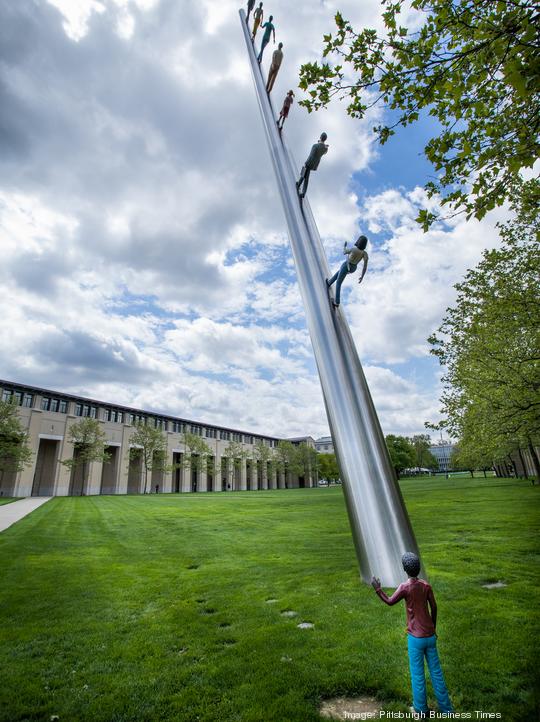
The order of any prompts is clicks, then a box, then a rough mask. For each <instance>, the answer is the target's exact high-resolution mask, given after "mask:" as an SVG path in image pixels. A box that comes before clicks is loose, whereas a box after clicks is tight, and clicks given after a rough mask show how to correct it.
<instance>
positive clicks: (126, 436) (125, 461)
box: [116, 425, 134, 494]
mask: <svg viewBox="0 0 540 722" xmlns="http://www.w3.org/2000/svg"><path fill="white" fill-rule="evenodd" d="M133 432H134V429H133V427H131V426H127V425H124V427H123V431H122V446H121V447H120V448H119V450H118V453H119V454H120V457H119V459H118V477H117V480H116V489H117V492H116V493H117V494H127V489H128V475H129V443H130V440H131V437H132V435H133Z"/></svg>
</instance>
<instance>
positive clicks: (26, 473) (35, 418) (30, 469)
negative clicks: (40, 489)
mask: <svg viewBox="0 0 540 722" xmlns="http://www.w3.org/2000/svg"><path fill="white" fill-rule="evenodd" d="M40 429H41V411H37V410H36V411H34V410H32V413H31V414H30V419H29V421H28V427H27V433H28V445H29V446H30V448H31V449H32V457H31V459H30V462H31V463H30V464H29V465H28V466H25V467H24V469H23V470H22V471H21V472H20V473H19V474H18V478H17V481H16V482H15V488H14V490H13V494H14V495H15V496H30V495H31V494H32V484H33V483H34V474H35V473H36V461H37V455H38V449H39V432H40Z"/></svg>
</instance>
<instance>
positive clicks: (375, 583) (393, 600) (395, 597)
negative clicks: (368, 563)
mask: <svg viewBox="0 0 540 722" xmlns="http://www.w3.org/2000/svg"><path fill="white" fill-rule="evenodd" d="M371 586H372V587H373V589H374V590H375V591H376V592H377V595H378V596H379V597H380V598H381V599H382V600H383V602H384V603H385V604H388V606H389V607H391V606H393V605H394V604H397V603H398V602H399V600H400V599H403V597H404V596H405V591H404V589H403V584H400V585H399V587H398V588H397V589H396V591H395V592H394V593H393V594H392V596H391V597H389V596H388V594H386V592H384V591H383V589H382V587H381V580H380V579H377V578H376V577H373V579H372V580H371Z"/></svg>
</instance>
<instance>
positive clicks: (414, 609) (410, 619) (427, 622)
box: [371, 552, 454, 716]
mask: <svg viewBox="0 0 540 722" xmlns="http://www.w3.org/2000/svg"><path fill="white" fill-rule="evenodd" d="M401 562H402V564H403V569H404V570H405V571H406V573H407V575H408V577H409V579H408V580H407V581H406V582H404V583H403V584H400V585H399V587H398V588H397V589H396V591H395V592H394V593H393V594H392V596H391V597H388V596H387V594H385V592H384V591H383V590H382V589H381V582H380V580H379V579H377V578H376V577H373V579H372V580H371V585H372V586H373V589H375V591H376V592H377V594H378V595H379V597H380V598H381V599H382V600H383V602H384V603H385V604H388V605H390V606H392V605H393V604H396V603H397V602H399V600H400V599H404V600H405V608H406V610H407V633H408V634H407V637H408V651H409V667H410V672H411V685H412V693H413V707H414V711H415V712H416V713H417V714H420V715H422V716H423V715H426V714H428V712H429V710H428V705H427V696H426V675H425V669H424V657H425V658H426V660H427V663H428V667H429V674H430V676H431V683H432V685H433V691H434V692H435V697H436V698H437V705H438V707H439V711H440V712H442V713H450V712H453V711H454V708H453V707H452V703H451V701H450V697H449V696H448V690H447V689H446V684H445V681H444V676H443V672H442V669H441V663H440V662H439V655H438V653H437V635H436V633H435V627H436V624H437V604H436V603H435V596H434V594H433V589H432V588H431V586H430V585H429V584H428V583H427V582H425V581H423V580H422V579H418V574H419V573H420V559H419V558H418V557H417V556H416V554H413V553H412V552H406V553H405V554H404V555H403V557H402V558H401ZM428 604H429V609H430V612H431V613H429V612H428Z"/></svg>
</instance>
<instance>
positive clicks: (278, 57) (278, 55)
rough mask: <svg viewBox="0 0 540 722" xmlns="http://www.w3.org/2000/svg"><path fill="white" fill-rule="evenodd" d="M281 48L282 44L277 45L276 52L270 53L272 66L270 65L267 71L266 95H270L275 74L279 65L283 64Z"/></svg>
mask: <svg viewBox="0 0 540 722" xmlns="http://www.w3.org/2000/svg"><path fill="white" fill-rule="evenodd" d="M282 47H283V43H279V45H278V46H277V50H274V52H273V53H272V64H271V65H270V70H269V71H268V80H267V81H266V92H267V93H270V92H271V90H272V88H273V87H274V83H275V82H276V78H277V74H278V72H279V69H280V67H281V63H282V62H283V50H282V49H281V48H282Z"/></svg>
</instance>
